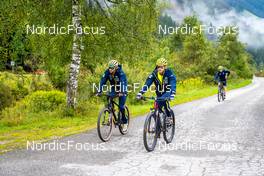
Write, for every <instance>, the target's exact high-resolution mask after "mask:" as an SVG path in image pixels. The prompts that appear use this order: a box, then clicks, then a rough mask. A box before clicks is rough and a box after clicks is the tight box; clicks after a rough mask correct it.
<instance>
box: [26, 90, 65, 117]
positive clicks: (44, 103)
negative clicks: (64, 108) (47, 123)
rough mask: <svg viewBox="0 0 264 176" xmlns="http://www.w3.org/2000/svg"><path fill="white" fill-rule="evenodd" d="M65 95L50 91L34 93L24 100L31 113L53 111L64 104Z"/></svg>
mask: <svg viewBox="0 0 264 176" xmlns="http://www.w3.org/2000/svg"><path fill="white" fill-rule="evenodd" d="M65 100H66V97H65V93H63V92H60V91H57V90H52V91H36V92H34V93H32V94H31V95H30V96H28V97H27V98H26V100H25V101H26V102H27V103H28V108H29V109H30V110H31V111H32V112H40V111H53V110H55V109H56V108H58V106H59V105H61V104H63V103H65Z"/></svg>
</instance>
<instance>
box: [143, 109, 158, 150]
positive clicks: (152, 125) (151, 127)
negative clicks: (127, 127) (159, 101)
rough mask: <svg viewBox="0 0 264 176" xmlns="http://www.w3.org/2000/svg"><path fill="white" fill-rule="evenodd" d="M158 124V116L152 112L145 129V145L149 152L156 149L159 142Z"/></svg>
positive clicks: (146, 121)
mask: <svg viewBox="0 0 264 176" xmlns="http://www.w3.org/2000/svg"><path fill="white" fill-rule="evenodd" d="M156 128H157V124H156V117H155V113H153V112H151V113H150V114H149V115H148V116H147V118H146V120H145V124H144V129H143V141H144V146H145V148H146V150H147V151H148V152H151V151H153V150H154V149H155V146H156V143H157V129H156Z"/></svg>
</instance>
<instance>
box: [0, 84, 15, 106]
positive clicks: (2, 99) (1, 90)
mask: <svg viewBox="0 0 264 176" xmlns="http://www.w3.org/2000/svg"><path fill="white" fill-rule="evenodd" d="M13 99H14V98H13V96H12V92H11V90H10V88H9V87H8V86H6V85H5V84H3V83H2V82H0V111H1V110H3V109H4V108H5V107H8V106H10V105H11V104H12V103H13Z"/></svg>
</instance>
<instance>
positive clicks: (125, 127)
mask: <svg viewBox="0 0 264 176" xmlns="http://www.w3.org/2000/svg"><path fill="white" fill-rule="evenodd" d="M119 113H120V112H119ZM125 116H126V118H127V124H122V123H121V124H120V125H119V126H118V127H119V131H120V133H121V134H123V135H125V134H127V133H128V127H129V121H130V114H129V110H128V107H127V106H125ZM119 117H121V114H119ZM119 120H120V119H119Z"/></svg>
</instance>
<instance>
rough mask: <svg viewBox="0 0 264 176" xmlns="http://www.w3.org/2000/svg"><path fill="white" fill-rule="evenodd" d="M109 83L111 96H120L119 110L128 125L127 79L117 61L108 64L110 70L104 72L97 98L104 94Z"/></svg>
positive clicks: (123, 120) (123, 121)
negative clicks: (126, 107)
mask: <svg viewBox="0 0 264 176" xmlns="http://www.w3.org/2000/svg"><path fill="white" fill-rule="evenodd" d="M107 81H109V82H110V85H111V90H110V95H111V96H115V95H119V108H120V111H121V114H122V117H121V120H122V123H123V124H127V118H126V116H125V103H126V97H127V78H126V74H125V73H124V71H123V70H122V66H121V65H120V64H119V63H118V62H117V61H116V60H111V61H110V62H109V63H108V69H107V70H106V71H105V72H104V74H103V76H102V78H101V81H100V89H99V91H98V93H97V96H100V95H101V94H102V91H103V86H104V85H105V84H106V82H107Z"/></svg>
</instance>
